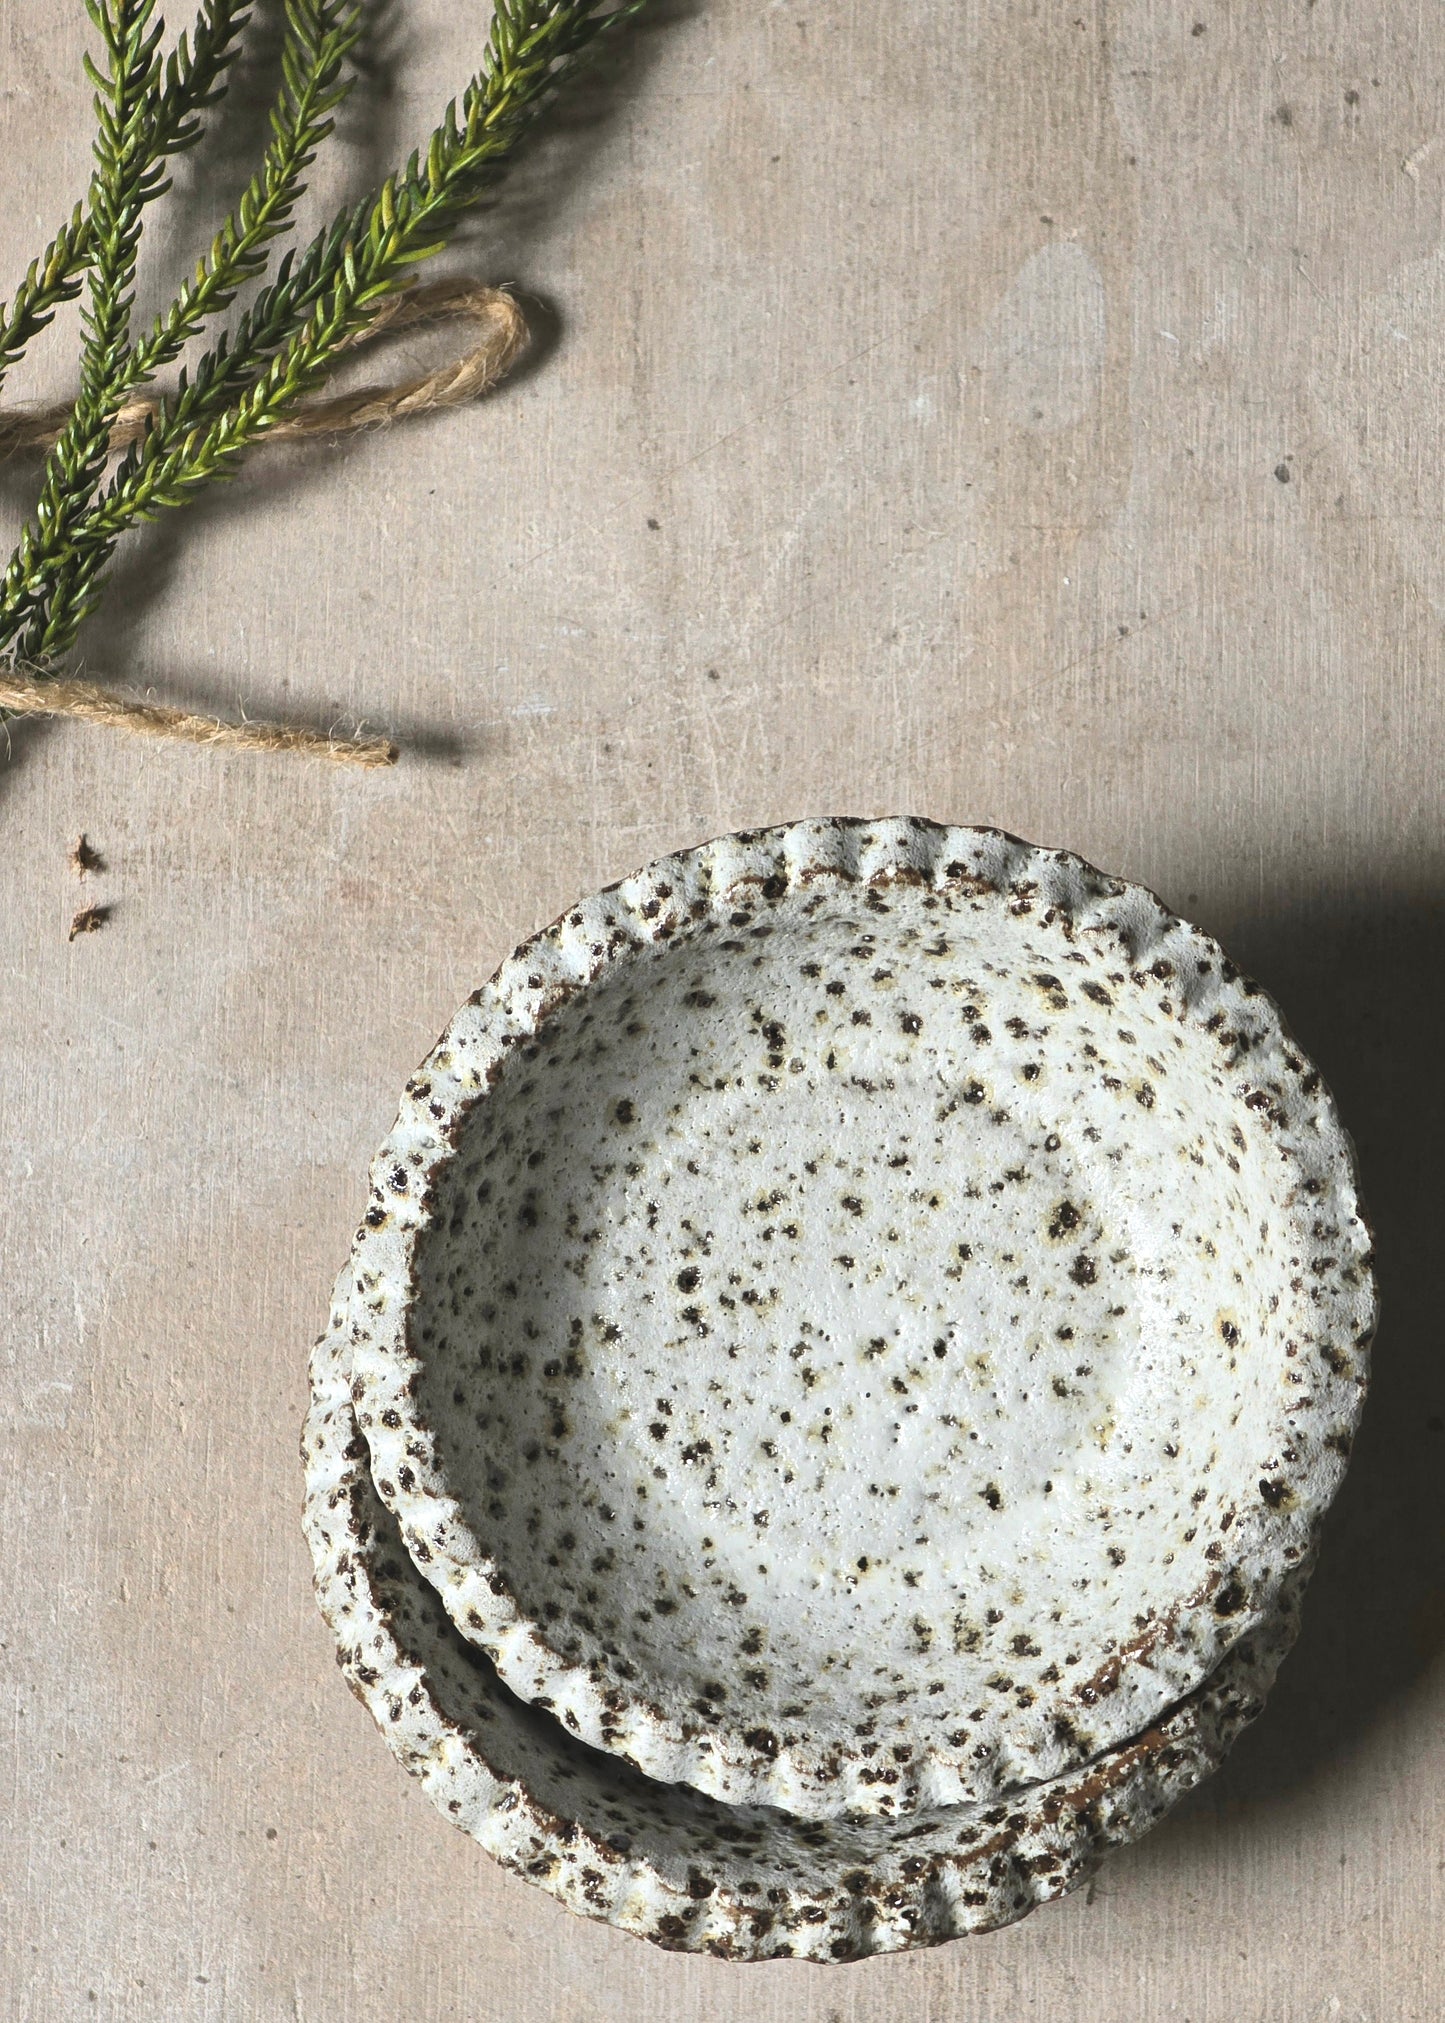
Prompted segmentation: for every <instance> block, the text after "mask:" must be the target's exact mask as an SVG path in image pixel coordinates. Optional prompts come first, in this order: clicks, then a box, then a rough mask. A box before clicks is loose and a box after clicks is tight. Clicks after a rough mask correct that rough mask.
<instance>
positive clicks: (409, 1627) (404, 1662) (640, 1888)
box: [302, 1313, 1307, 1961]
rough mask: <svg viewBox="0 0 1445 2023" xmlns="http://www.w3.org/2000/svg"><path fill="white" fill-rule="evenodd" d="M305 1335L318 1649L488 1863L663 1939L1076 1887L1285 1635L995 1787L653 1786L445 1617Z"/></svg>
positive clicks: (779, 1955) (1046, 1894)
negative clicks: (1138, 1719)
mask: <svg viewBox="0 0 1445 2023" xmlns="http://www.w3.org/2000/svg"><path fill="white" fill-rule="evenodd" d="M332 1330H333V1331H332V1332H331V1333H330V1334H328V1335H326V1336H324V1337H323V1338H322V1340H321V1341H320V1342H319V1343H318V1344H317V1347H316V1350H315V1353H314V1355H313V1359H312V1404H311V1410H310V1413H309V1415H308V1418H307V1421H306V1427H305V1431H304V1434H303V1437H302V1455H303V1459H304V1463H305V1473H306V1503H305V1528H306V1536H307V1540H308V1542H309V1544H310V1547H311V1552H312V1556H313V1560H314V1562H315V1573H316V1590H317V1596H318V1600H319V1602H320V1606H321V1612H322V1614H323V1616H324V1617H325V1619H326V1621H327V1623H328V1625H329V1626H330V1628H331V1630H332V1632H333V1633H334V1635H335V1637H336V1641H337V1661H338V1663H339V1664H340V1666H341V1669H342V1672H343V1674H344V1676H345V1677H346V1680H347V1682H348V1684H349V1685H350V1686H351V1688H352V1691H353V1692H354V1693H355V1694H356V1695H357V1697H358V1698H359V1699H360V1700H361V1701H362V1702H363V1703H364V1705H365V1706H366V1707H368V1708H369V1709H370V1711H371V1713H372V1715H373V1716H374V1718H375V1720H376V1722H377V1725H378V1726H379V1727H380V1729H381V1731H382V1733H383V1735H384V1736H385V1737H386V1740H387V1744H388V1746H389V1748H390V1749H391V1752H392V1754H393V1755H394V1756H395V1757H396V1759H397V1761H398V1762H399V1763H400V1764H401V1765H402V1767H403V1768H404V1769H406V1770H407V1771H408V1772H410V1774H411V1775H412V1776H413V1777H415V1778H416V1779H417V1780H418V1782H419V1783H420V1784H421V1786H422V1788H423V1790H424V1791H425V1792H426V1793H427V1795H428V1797H429V1798H430V1799H431V1801H432V1803H433V1804H434V1805H435V1806H436V1807H437V1809H438V1810H439V1811H440V1812H441V1813H443V1814H444V1815H445V1816H446V1817H447V1818H448V1819H450V1820H452V1821H453V1822H454V1823H455V1824H456V1825H457V1826H460V1827H461V1828H462V1829H463V1830H464V1831H465V1832H467V1833H469V1834H470V1835H471V1836H472V1838H473V1839H474V1840H476V1841H478V1842H479V1843H480V1844H481V1846H482V1847H484V1848H485V1849H486V1851H487V1853H488V1854H490V1855H493V1856H494V1857H495V1858H496V1859H497V1860H498V1861H499V1862H501V1863H502V1865H503V1866H504V1867H506V1868H509V1869H512V1870H513V1871H514V1872H515V1873H516V1874H518V1875H520V1876H522V1877H524V1878H525V1879H526V1880H527V1881H529V1882H534V1883H537V1884H539V1885H540V1886H541V1888H543V1889H545V1890H547V1891H549V1892H550V1893H551V1894H552V1895H553V1896H555V1897H557V1898H558V1899H559V1900H560V1901H561V1902H562V1903H564V1904H565V1905H566V1906H567V1907H568V1909H569V1910H573V1911H576V1912H578V1913H579V1914H580V1915H581V1916H583V1917H589V1918H598V1919H601V1920H603V1921H604V1922H606V1923H607V1924H611V1925H616V1926H617V1927H618V1928H619V1929H620V1930H622V1931H628V1932H633V1933H635V1934H637V1935H638V1936H639V1937H642V1938H646V1939H651V1940H652V1941H653V1942H654V1943H655V1944H657V1945H660V1946H664V1947H668V1948H670V1949H673V1950H676V1951H683V1952H705V1953H713V1954H717V1955H720V1956H721V1957H724V1958H727V1959H733V1960H764V1959H786V1958H796V1959H808V1960H819V1961H843V1960H854V1959H860V1958H863V1957H864V1956H866V1955H869V1954H873V1953H888V1952H901V1951H904V1950H906V1949H908V1948H912V1947H919V1946H930V1945H936V1944H937V1943H938V1942H939V1941H941V1940H943V1939H951V1938H956V1937H960V1936H962V1935H964V1934H966V1933H971V1932H984V1931H989V1930H992V1929H994V1928H995V1927H997V1926H1000V1925H1006V1924H1010V1923H1012V1922H1013V1921H1014V1920H1015V1919H1017V1918H1021V1917H1023V1916H1025V1915H1026V1914H1027V1913H1028V1912H1029V1911H1031V1910H1033V1909H1034V1908H1035V1907H1036V1906H1037V1905H1039V1904H1042V1903H1047V1902H1048V1901H1050V1899H1052V1898H1054V1897H1058V1896H1062V1895H1063V1894H1064V1893H1065V1892H1066V1891H1068V1890H1071V1889H1073V1888H1075V1887H1076V1886H1077V1885H1078V1884H1079V1883H1080V1882H1082V1881H1084V1880H1085V1879H1086V1878H1087V1876H1088V1875H1089V1874H1090V1873H1091V1872H1092V1870H1093V1869H1094V1868H1095V1867H1096V1866H1097V1864H1098V1862H1099V1860H1100V1859H1101V1857H1102V1856H1103V1855H1104V1854H1106V1853H1107V1852H1108V1851H1109V1850H1110V1849H1111V1848H1114V1847H1119V1846H1122V1845H1124V1844H1125V1843H1127V1842H1129V1841H1133V1840H1137V1839H1138V1838H1139V1837H1140V1836H1141V1835H1142V1834H1144V1833H1146V1832H1147V1831H1148V1829H1149V1828H1150V1827H1151V1826H1153V1825H1154V1824H1155V1823H1156V1822H1157V1821H1158V1820H1159V1819H1160V1818H1161V1817H1162V1816H1163V1815H1164V1813H1166V1812H1167V1811H1168V1810H1169V1808H1170V1807H1171V1806H1173V1805H1174V1804H1175V1803H1177V1801H1178V1800H1179V1799H1180V1798H1181V1797H1183V1795H1184V1794H1185V1792H1187V1791H1189V1790H1191V1789H1192V1788H1193V1786H1194V1785H1196V1784H1197V1783H1199V1782H1200V1781H1201V1779H1203V1778H1204V1777H1206V1776H1207V1775H1208V1774H1209V1773H1210V1771H1212V1770H1214V1769H1215V1768H1217V1766H1218V1765H1219V1763H1220V1762H1221V1761H1222V1759H1223V1758H1224V1756H1225V1754H1226V1753H1227V1751H1228V1750H1229V1748H1230V1747H1231V1745H1232V1744H1233V1742H1234V1740H1235V1738H1236V1737H1237V1736H1238V1734H1239V1733H1240V1731H1241V1730H1242V1729H1243V1728H1244V1727H1245V1726H1246V1725H1247V1723H1248V1722H1250V1721H1251V1720H1253V1718H1254V1717H1255V1715H1257V1714H1258V1713H1259V1711H1260V1709H1261V1708H1262V1707H1263V1705H1264V1701H1265V1696H1266V1694H1267V1693H1268V1691H1269V1688H1270V1686H1271V1685H1272V1683H1273V1680H1274V1676H1275V1673H1276V1671H1277V1670H1278V1667H1279V1663H1280V1660H1281V1659H1282V1658H1283V1656H1284V1654H1285V1652H1286V1651H1287V1650H1288V1648H1289V1646H1290V1644H1291V1643H1292V1642H1293V1640H1294V1636H1295V1631H1296V1628H1297V1623H1298V1598H1299V1594H1300V1591H1301V1589H1302V1586H1303V1583H1304V1579H1305V1577H1306V1572H1307V1569H1305V1568H1303V1567H1302V1568H1300V1569H1299V1570H1297V1571H1296V1572H1295V1573H1294V1574H1292V1575H1291V1577H1290V1578H1289V1580H1288V1581H1287V1582H1286V1584H1285V1586H1284V1588H1283V1590H1282V1595H1283V1601H1282V1606H1281V1609H1280V1611H1279V1613H1278V1614H1277V1615H1275V1616H1274V1617H1273V1618H1272V1619H1270V1620H1269V1621H1268V1622H1266V1623H1264V1624H1261V1625H1259V1626H1257V1627H1256V1628H1255V1629H1254V1631H1253V1632H1252V1633H1251V1634H1250V1635H1249V1636H1247V1637H1246V1638H1244V1639H1243V1640H1242V1641H1241V1642H1240V1643H1239V1644H1238V1645H1236V1646H1235V1648H1234V1649H1233V1650H1232V1651H1231V1652H1230V1654H1229V1656H1228V1657H1227V1658H1225V1660H1224V1661H1223V1662H1222V1663H1221V1664H1220V1665H1219V1667H1218V1668H1217V1670H1216V1671H1215V1672H1214V1673H1213V1674H1212V1676H1211V1677H1210V1678H1209V1679H1208V1680H1207V1681H1206V1682H1205V1684H1204V1685H1202V1686H1200V1687H1199V1688H1198V1689H1197V1690H1196V1691H1194V1692H1193V1693H1191V1694H1189V1695H1188V1697H1187V1698H1186V1699H1184V1700H1182V1701H1180V1702H1178V1703H1177V1704H1176V1705H1175V1706H1174V1707H1172V1708H1170V1709H1169V1710H1168V1711H1167V1713H1166V1714H1165V1715H1164V1717H1163V1718H1162V1719H1160V1720H1159V1721H1157V1722H1155V1723H1154V1724H1153V1725H1152V1726H1151V1727H1150V1728H1149V1729H1147V1731H1146V1732H1145V1733H1143V1734H1142V1735H1140V1736H1138V1737H1137V1738H1136V1739H1135V1740H1133V1741H1131V1742H1129V1743H1126V1744H1124V1745H1122V1746H1121V1747H1118V1748H1115V1749H1111V1750H1108V1751H1106V1752H1104V1753H1103V1754H1102V1755H1100V1756H1098V1757H1097V1758H1095V1759H1094V1761H1093V1762H1091V1763H1089V1764H1087V1765H1085V1766H1084V1767H1083V1768H1082V1769H1080V1770H1078V1771H1076V1772H1074V1773H1072V1774H1071V1775H1069V1776H1067V1777H1060V1778H1055V1779H1052V1780H1050V1781H1048V1782H1045V1783H1042V1784H1037V1785H1034V1786H1032V1787H1031V1788H1029V1789H1026V1790H1024V1791H1021V1792H1018V1793H1016V1794H1014V1795H1012V1796H1011V1797H1010V1799H1009V1800H1008V1802H1007V1803H1006V1804H997V1805H989V1806H986V1807H985V1806H979V1805H961V1806H953V1807H947V1808H943V1809H935V1810H932V1811H929V1812H924V1813H919V1814H915V1815H913V1816H911V1817H906V1818H892V1819H887V1818H871V1819H864V1820H858V1821H848V1820H841V1819H840V1820H833V1821H827V1822H820V1821H807V1820H800V1819H795V1818H794V1817H792V1816H791V1815H790V1814H788V1813H785V1812H782V1811H778V1810H776V1809H772V1808H768V1807H761V1806H733V1805H729V1804H725V1803H722V1802H720V1801H718V1800H716V1799H711V1798H707V1797H705V1796H703V1795H702V1794H700V1793H698V1792H695V1791H693V1790H691V1789H690V1788H689V1787H687V1786H684V1785H676V1784H672V1785H667V1784H659V1783H656V1782H654V1781H653V1780H652V1779H650V1778H648V1777H646V1776H644V1775H643V1774H642V1773H641V1772H639V1771H637V1770H635V1769H633V1768H632V1767H631V1766H630V1765H628V1764H627V1763H625V1762H624V1761H622V1760H621V1759H620V1758H617V1757H613V1756H609V1755H607V1754H606V1753H604V1752H602V1751H599V1750H596V1749H593V1748H590V1747H588V1746H587V1745H585V1744H584V1743H582V1742H579V1741H578V1740H577V1739H576V1738H575V1737H574V1736H572V1735H570V1734H569V1733H568V1732H567V1730H566V1729H565V1728H564V1727H563V1726H562V1725H561V1723H560V1722H558V1721H557V1720H556V1719H555V1718H554V1717H553V1716H551V1715H550V1714H547V1713H545V1712H543V1711H542V1710H541V1709H539V1708H537V1707H533V1706H529V1705H527V1704H525V1703H523V1702H522V1701H520V1700H518V1699H516V1698H515V1697H514V1696H513V1695H512V1694H511V1693H510V1692H509V1691H508V1690H507V1689H506V1687H504V1686H503V1685H502V1684H501V1682H500V1681H499V1679H498V1678H497V1675H496V1673H495V1671H494V1669H493V1667H492V1666H491V1664H490V1662H489V1661H488V1660H487V1658H486V1657H485V1656H484V1655H483V1654H482V1652H481V1651H479V1650H478V1649H476V1648H475V1646H473V1645H471V1644H468V1643H467V1642H466V1641H465V1640H464V1639H463V1638H462V1637H461V1636H460V1635H459V1634H458V1632H457V1630H456V1629H455V1628H454V1627H453V1625H452V1623H451V1622H450V1620H449V1619H448V1617H447V1615H446V1612H445V1610H444V1609H443V1607H442V1605H441V1603H440V1601H439V1600H438V1598H437V1596H436V1594H435V1592H434V1591H433V1589H432V1588H431V1587H430V1586H429V1585H428V1583H427V1582H426V1581H425V1580H424V1579H423V1578H422V1577H421V1575H420V1574H419V1573H418V1572H417V1570H416V1568H415V1567H414V1566H413V1564H412V1562H411V1560H410V1559H409V1558H408V1557H407V1554H406V1551H405V1549H404V1547H403V1545H402V1542H401V1538H400V1536H399V1534H398V1531H397V1527H396V1521H395V1519H394V1518H393V1517H392V1516H391V1514H390V1512H389V1511H387V1509H386V1508H385V1506H384V1505H383V1504H382V1502H381V1499H380V1498H379V1497H378V1495H377V1493H376V1491H375V1489H374V1487H373V1485H372V1480H371V1475H370V1469H369V1462H368V1456H367V1448H366V1442H365V1441H364V1439H363V1438H362V1437H361V1434H360V1432H359V1430H358V1428H357V1424H356V1419H355V1415H354V1412H353V1409H352V1404H351V1398H350V1392H349V1385H348V1377H347V1368H346V1362H345V1350H344V1341H343V1317H342V1316H341V1315H340V1314H339V1313H337V1314H335V1315H334V1316H333V1322H332Z"/></svg>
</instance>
